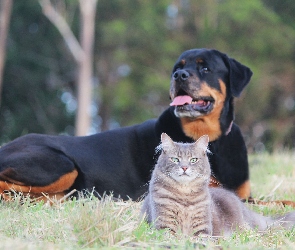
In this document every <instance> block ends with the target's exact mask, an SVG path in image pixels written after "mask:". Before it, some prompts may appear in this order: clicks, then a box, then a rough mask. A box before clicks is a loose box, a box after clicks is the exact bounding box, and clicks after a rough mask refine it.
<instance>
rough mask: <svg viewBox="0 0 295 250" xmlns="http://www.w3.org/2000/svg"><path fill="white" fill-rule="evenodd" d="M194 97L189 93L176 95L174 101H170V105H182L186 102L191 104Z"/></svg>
mask: <svg viewBox="0 0 295 250" xmlns="http://www.w3.org/2000/svg"><path fill="white" fill-rule="evenodd" d="M192 100H193V98H191V97H190V96H188V95H181V96H176V97H175V98H174V99H173V101H172V102H171V103H170V106H181V105H184V104H186V103H187V104H191V102H192Z"/></svg>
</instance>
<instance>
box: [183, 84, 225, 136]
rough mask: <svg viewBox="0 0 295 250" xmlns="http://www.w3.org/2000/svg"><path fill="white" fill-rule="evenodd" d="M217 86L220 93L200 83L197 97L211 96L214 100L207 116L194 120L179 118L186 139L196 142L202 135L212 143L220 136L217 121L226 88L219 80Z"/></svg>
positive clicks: (218, 122)
mask: <svg viewBox="0 0 295 250" xmlns="http://www.w3.org/2000/svg"><path fill="white" fill-rule="evenodd" d="M219 84H220V88H221V91H218V90H217V89H213V88H211V87H210V86H208V85H207V84H206V83H202V85H201V90H200V91H199V92H198V95H199V96H212V97H213V98H214V100H215V103H214V107H213V110H212V111H211V112H210V113H209V114H207V115H203V116H200V117H198V118H196V119H192V118H188V117H182V118H180V120H181V124H182V128H183V131H184V133H185V134H186V135H187V136H188V137H191V138H193V139H194V140H198V139H199V138H200V137H201V136H202V135H208V136H209V139H210V141H214V140H216V139H218V137H219V136H220V135H221V133H222V132H221V127H220V121H219V119H220V115H221V111H222V108H223V106H224V101H225V97H226V86H225V83H224V82H223V81H222V80H219Z"/></svg>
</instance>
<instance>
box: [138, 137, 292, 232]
mask: <svg viewBox="0 0 295 250" xmlns="http://www.w3.org/2000/svg"><path fill="white" fill-rule="evenodd" d="M161 141H162V142H161V145H160V146H159V147H160V149H161V151H162V152H161V155H160V156H159V159H158V162H157V164H156V166H155V169H154V171H153V173H152V178H151V181H150V184H149V193H148V195H147V196H146V197H145V200H144V202H143V206H142V211H141V213H142V215H143V216H145V218H146V220H147V221H148V222H149V223H151V224H152V225H154V227H155V228H157V229H161V228H169V229H170V230H171V231H172V232H179V231H181V232H182V233H184V234H186V235H190V236H191V235H194V236H197V235H200V234H205V235H213V236H221V235H231V234H232V233H233V231H235V230H242V229H250V228H252V229H257V230H259V231H264V230H266V229H268V228H269V227H276V226H283V227H285V228H292V227H293V226H294V225H295V213H289V214H286V215H284V216H281V217H277V218H270V217H264V216H262V215H260V214H257V213H255V212H253V211H251V210H249V209H248V208H247V207H246V206H245V204H244V203H242V202H241V201H240V200H239V198H238V197H237V196H236V195H235V194H234V193H232V192H230V191H228V190H225V189H222V188H209V186H208V183H209V180H210V175H211V170H210V164H209V161H208V157H207V147H208V141H209V138H208V136H207V135H204V136H202V137H200V138H199V140H198V141H196V142H195V143H177V142H173V141H172V139H171V138H170V137H169V136H168V135H167V134H165V133H163V134H162V136H161Z"/></svg>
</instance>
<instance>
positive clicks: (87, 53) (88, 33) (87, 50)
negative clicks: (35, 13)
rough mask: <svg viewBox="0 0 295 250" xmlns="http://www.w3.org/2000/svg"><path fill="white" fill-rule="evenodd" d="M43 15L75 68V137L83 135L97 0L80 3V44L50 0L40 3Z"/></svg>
mask: <svg viewBox="0 0 295 250" xmlns="http://www.w3.org/2000/svg"><path fill="white" fill-rule="evenodd" d="M39 2H40V4H41V6H42V9H43V13H44V15H46V17H48V19H49V20H50V21H51V22H52V23H53V24H54V25H55V26H56V28H57V29H58V30H59V32H60V33H61V35H62V36H63V38H64V40H65V42H66V43H67V45H68V47H69V49H70V51H71V53H72V55H73V57H74V59H75V60H76V63H77V65H78V72H79V74H78V82H77V85H78V88H77V89H78V91H77V92H78V94H77V99H78V110H77V115H76V125H75V126H76V133H75V134H76V135H86V134H87V133H88V131H89V129H90V125H91V117H90V106H91V100H92V67H93V56H92V53H93V52H92V50H93V42H94V27H95V25H94V20H95V13H96V4H97V0H80V1H79V4H80V13H81V33H80V34H81V36H80V39H81V44H79V42H78V41H77V39H76V37H75V35H74V34H73V32H72V31H71V29H70V27H69V25H68V24H67V23H66V20H65V19H64V18H63V17H62V15H61V14H60V13H59V12H58V11H56V10H55V9H54V7H53V5H52V4H51V2H50V0H39Z"/></svg>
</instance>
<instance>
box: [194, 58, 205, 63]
mask: <svg viewBox="0 0 295 250" xmlns="http://www.w3.org/2000/svg"><path fill="white" fill-rule="evenodd" d="M203 62H204V60H203V59H201V58H198V59H197V60H196V63H203Z"/></svg>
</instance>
